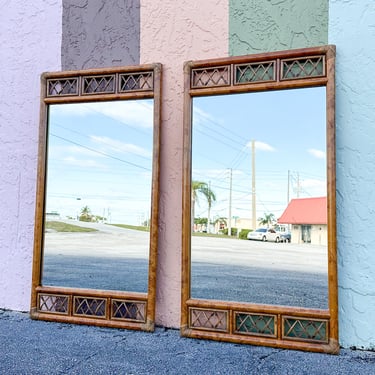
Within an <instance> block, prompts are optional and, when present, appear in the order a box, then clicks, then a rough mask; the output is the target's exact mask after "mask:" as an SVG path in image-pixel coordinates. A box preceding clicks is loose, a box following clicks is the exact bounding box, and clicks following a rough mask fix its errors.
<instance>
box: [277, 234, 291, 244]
mask: <svg viewBox="0 0 375 375" xmlns="http://www.w3.org/2000/svg"><path fill="white" fill-rule="evenodd" d="M291 239H292V235H291V234H290V233H289V232H284V233H281V234H280V241H281V242H288V243H289V242H290V241H291Z"/></svg>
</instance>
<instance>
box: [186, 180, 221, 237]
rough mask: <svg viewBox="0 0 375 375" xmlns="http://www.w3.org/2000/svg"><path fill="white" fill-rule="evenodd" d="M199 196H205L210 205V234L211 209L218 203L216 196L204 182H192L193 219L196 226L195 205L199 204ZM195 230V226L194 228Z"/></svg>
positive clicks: (208, 224) (208, 217)
mask: <svg viewBox="0 0 375 375" xmlns="http://www.w3.org/2000/svg"><path fill="white" fill-rule="evenodd" d="M199 196H203V197H204V198H205V199H206V201H207V204H208V211H207V233H209V232H210V215H211V207H212V203H213V202H215V201H216V195H215V193H214V192H213V191H212V190H211V188H210V186H209V184H207V182H203V181H192V184H191V218H192V224H194V217H195V204H196V203H198V204H199V202H198V199H199ZM193 229H194V226H193Z"/></svg>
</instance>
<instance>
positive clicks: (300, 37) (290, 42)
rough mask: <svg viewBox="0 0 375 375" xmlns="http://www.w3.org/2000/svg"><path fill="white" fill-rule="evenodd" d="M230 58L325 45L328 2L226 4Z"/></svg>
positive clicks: (237, 0) (245, 0)
mask: <svg viewBox="0 0 375 375" xmlns="http://www.w3.org/2000/svg"><path fill="white" fill-rule="evenodd" d="M229 4H230V8H229V11H230V16H229V33H230V39H229V40H230V44H229V54H230V55H244V54H247V53H259V52H269V51H278V50H285V49H292V48H304V47H312V46H318V45H324V44H327V35H328V0H314V1H311V0H281V1H280V0H268V1H259V0H229Z"/></svg>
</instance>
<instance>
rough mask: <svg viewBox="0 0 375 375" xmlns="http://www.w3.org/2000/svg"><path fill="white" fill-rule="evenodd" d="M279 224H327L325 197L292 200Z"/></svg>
mask: <svg viewBox="0 0 375 375" xmlns="http://www.w3.org/2000/svg"><path fill="white" fill-rule="evenodd" d="M278 223H280V224H327V197H319V198H298V199H292V200H291V201H290V202H289V204H288V207H287V208H286V209H285V211H284V212H283V214H282V215H281V217H280V218H279V220H278Z"/></svg>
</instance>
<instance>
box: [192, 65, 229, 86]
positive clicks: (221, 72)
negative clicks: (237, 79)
mask: <svg viewBox="0 0 375 375" xmlns="http://www.w3.org/2000/svg"><path fill="white" fill-rule="evenodd" d="M229 85H230V65H224V66H219V67H213V68H203V69H193V70H192V72H191V87H192V88H203V87H216V86H229Z"/></svg>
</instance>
